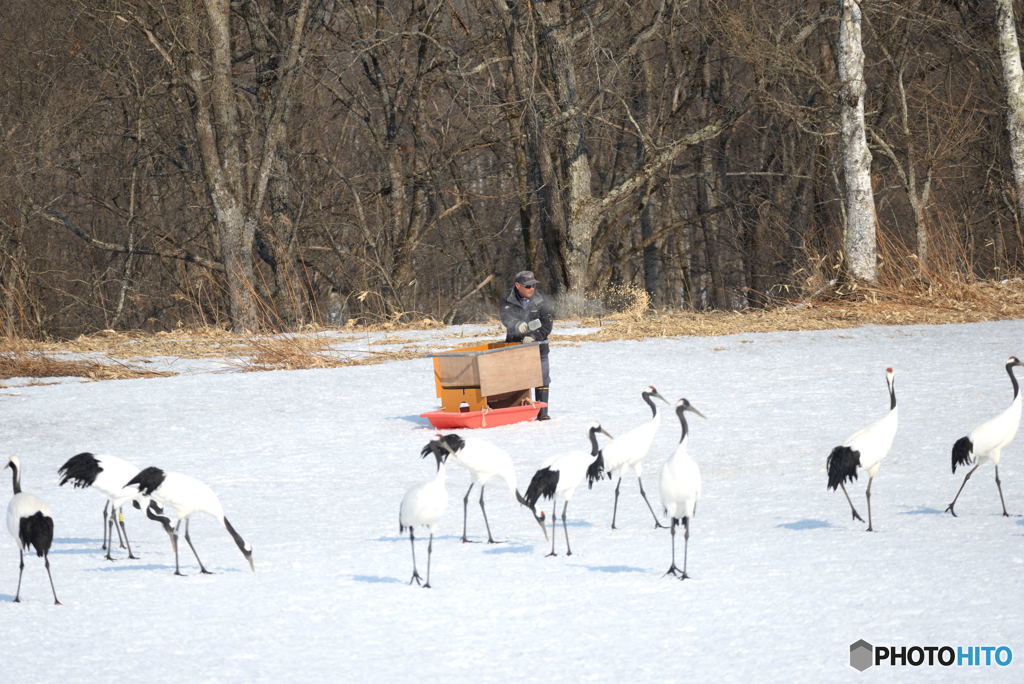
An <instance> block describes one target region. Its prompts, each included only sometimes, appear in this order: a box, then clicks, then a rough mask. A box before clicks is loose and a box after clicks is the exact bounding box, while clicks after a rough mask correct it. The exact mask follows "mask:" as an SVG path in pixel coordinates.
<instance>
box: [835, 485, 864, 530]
mask: <svg viewBox="0 0 1024 684" xmlns="http://www.w3.org/2000/svg"><path fill="white" fill-rule="evenodd" d="M839 486H840V487H842V488H843V494H846V501H847V502H848V503H849V504H850V512H851V513H853V519H854V520H860V521H861V522H864V518H862V517H860V513H858V512H857V509H856V508H854V507H853V501H851V500H850V494H849V493H848V492H847V491H846V485H844V484H843V483H842V482H840V483H839Z"/></svg>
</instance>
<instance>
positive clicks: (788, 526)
mask: <svg viewBox="0 0 1024 684" xmlns="http://www.w3.org/2000/svg"><path fill="white" fill-rule="evenodd" d="M776 527H781V528H783V529H785V530H796V531H797V532H800V531H803V530H820V529H821V528H823V527H834V525H832V523H830V522H828V521H827V520H815V519H814V518H804V519H803V520H796V521H794V522H789V523H781V524H779V525H776Z"/></svg>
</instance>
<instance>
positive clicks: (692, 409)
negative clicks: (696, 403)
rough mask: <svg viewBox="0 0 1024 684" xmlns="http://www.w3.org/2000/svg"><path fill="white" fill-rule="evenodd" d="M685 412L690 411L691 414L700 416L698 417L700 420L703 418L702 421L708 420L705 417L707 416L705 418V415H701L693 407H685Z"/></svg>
mask: <svg viewBox="0 0 1024 684" xmlns="http://www.w3.org/2000/svg"><path fill="white" fill-rule="evenodd" d="M686 410H687V411H692V412H693V413H696V414H697V415H698V416H700V417H701V418H703V419H704V420H707V418H708V417H707V416H705V415H704V414H703V413H701V412H700V411H698V410H697V409H695V408H694V407H693V406H687V407H686Z"/></svg>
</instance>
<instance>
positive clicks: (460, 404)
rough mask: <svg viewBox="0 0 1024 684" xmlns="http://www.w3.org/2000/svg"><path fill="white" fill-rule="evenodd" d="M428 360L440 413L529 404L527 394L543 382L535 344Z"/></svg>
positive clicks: (453, 353) (457, 351)
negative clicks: (430, 362) (440, 407)
mask: <svg viewBox="0 0 1024 684" xmlns="http://www.w3.org/2000/svg"><path fill="white" fill-rule="evenodd" d="M431 356H432V358H433V359H434V383H435V386H436V388H437V396H438V397H440V399H441V406H442V410H444V411H464V410H467V409H468V410H470V411H478V410H483V409H496V408H505V407H511V406H521V405H524V404H530V403H531V402H530V390H531V389H532V388H534V387H538V386H540V385H541V383H542V380H543V376H542V373H541V366H540V343H538V342H533V343H529V344H516V343H506V342H492V343H490V344H484V345H478V346H474V347H465V348H462V349H452V350H450V351H446V352H441V353H440V354H432V355H431Z"/></svg>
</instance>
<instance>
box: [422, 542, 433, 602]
mask: <svg viewBox="0 0 1024 684" xmlns="http://www.w3.org/2000/svg"><path fill="white" fill-rule="evenodd" d="M433 553H434V533H433V532H431V533H430V541H428V542H427V583H426V584H424V585H423V588H424V589H429V588H430V556H431V555H432V554H433Z"/></svg>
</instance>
